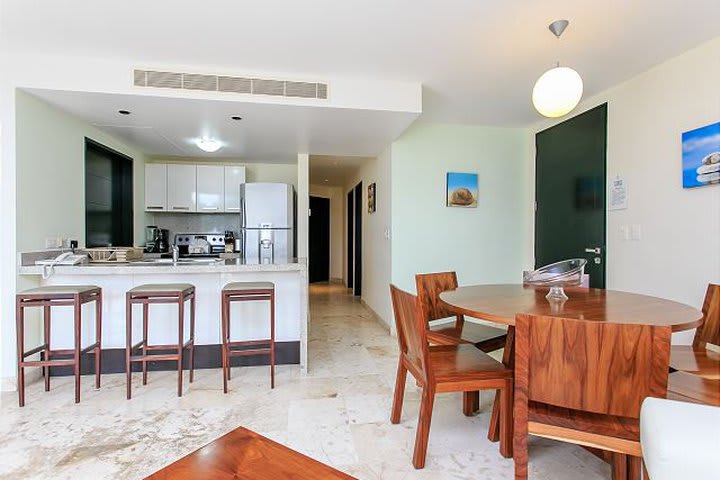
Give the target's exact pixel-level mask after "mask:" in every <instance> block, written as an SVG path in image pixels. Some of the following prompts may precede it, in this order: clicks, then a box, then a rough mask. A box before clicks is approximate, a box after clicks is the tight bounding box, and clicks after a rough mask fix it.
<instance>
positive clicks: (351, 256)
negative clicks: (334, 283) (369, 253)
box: [345, 190, 355, 288]
mask: <svg viewBox="0 0 720 480" xmlns="http://www.w3.org/2000/svg"><path fill="white" fill-rule="evenodd" d="M353 197H354V195H353V190H350V191H349V192H348V194H347V258H346V259H345V260H346V262H347V270H346V271H347V288H353V279H354V276H355V272H354V270H355V269H354V268H353V264H354V262H355V253H354V249H353V246H354V245H355V235H354V233H353V232H354V231H355V222H354V221H353V220H354V218H355V214H354V212H355V205H354V203H353Z"/></svg>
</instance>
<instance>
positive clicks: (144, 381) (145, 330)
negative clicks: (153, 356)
mask: <svg viewBox="0 0 720 480" xmlns="http://www.w3.org/2000/svg"><path fill="white" fill-rule="evenodd" d="M142 309H143V343H142V354H143V356H145V355H147V343H148V310H149V309H150V305H148V304H147V303H143V304H142ZM142 384H143V385H147V362H142Z"/></svg>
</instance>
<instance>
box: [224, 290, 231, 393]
mask: <svg viewBox="0 0 720 480" xmlns="http://www.w3.org/2000/svg"><path fill="white" fill-rule="evenodd" d="M227 302H228V307H227V309H228V313H227V324H226V327H225V328H227V339H228V343H230V325H231V324H232V322H231V321H230V309H231V308H232V302H231V301H230V299H229V298H228V301H227ZM229 352H230V347H229V346H228V369H227V378H228V380H230V372H232V357H231V356H230V353H229Z"/></svg>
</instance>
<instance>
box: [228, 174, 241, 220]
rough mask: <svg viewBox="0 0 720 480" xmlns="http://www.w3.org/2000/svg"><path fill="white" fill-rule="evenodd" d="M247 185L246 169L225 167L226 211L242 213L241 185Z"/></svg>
mask: <svg viewBox="0 0 720 480" xmlns="http://www.w3.org/2000/svg"><path fill="white" fill-rule="evenodd" d="M243 183H245V167H225V211H226V212H231V213H234V212H240V185H241V184H243Z"/></svg>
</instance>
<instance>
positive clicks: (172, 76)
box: [145, 71, 183, 88]
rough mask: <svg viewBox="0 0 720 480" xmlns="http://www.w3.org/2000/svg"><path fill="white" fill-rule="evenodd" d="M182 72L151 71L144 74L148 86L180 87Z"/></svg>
mask: <svg viewBox="0 0 720 480" xmlns="http://www.w3.org/2000/svg"><path fill="white" fill-rule="evenodd" d="M182 77H183V76H182V73H174V72H152V71H148V72H147V73H146V74H145V78H146V82H147V85H146V86H148V87H155V88H182Z"/></svg>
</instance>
